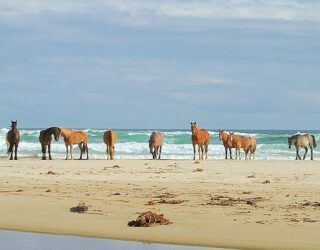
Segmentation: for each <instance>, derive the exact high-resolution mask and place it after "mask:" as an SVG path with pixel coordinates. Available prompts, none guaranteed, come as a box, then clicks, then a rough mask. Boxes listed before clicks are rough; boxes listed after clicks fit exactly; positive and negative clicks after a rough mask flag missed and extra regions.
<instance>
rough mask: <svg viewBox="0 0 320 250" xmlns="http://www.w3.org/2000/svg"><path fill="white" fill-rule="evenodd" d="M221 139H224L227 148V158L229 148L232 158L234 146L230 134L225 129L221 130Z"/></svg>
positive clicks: (226, 157)
mask: <svg viewBox="0 0 320 250" xmlns="http://www.w3.org/2000/svg"><path fill="white" fill-rule="evenodd" d="M219 139H220V141H222V143H223V146H224V149H225V159H226V160H227V159H228V149H229V154H230V159H232V152H231V149H232V148H234V146H232V143H231V141H230V135H228V134H227V133H226V132H224V131H223V130H219Z"/></svg>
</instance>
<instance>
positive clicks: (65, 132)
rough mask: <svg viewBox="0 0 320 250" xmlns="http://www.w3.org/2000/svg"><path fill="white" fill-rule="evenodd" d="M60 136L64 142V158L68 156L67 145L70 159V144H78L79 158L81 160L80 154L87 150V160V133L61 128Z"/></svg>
mask: <svg viewBox="0 0 320 250" xmlns="http://www.w3.org/2000/svg"><path fill="white" fill-rule="evenodd" d="M61 136H62V137H63V140H64V143H65V145H66V150H67V155H66V160H68V158H69V150H68V149H69V146H70V154H71V160H72V145H74V144H78V146H79V149H80V160H82V154H83V153H85V152H87V160H89V155H88V134H87V133H86V132H83V131H75V130H71V129H67V128H61Z"/></svg>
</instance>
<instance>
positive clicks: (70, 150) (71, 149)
mask: <svg viewBox="0 0 320 250" xmlns="http://www.w3.org/2000/svg"><path fill="white" fill-rule="evenodd" d="M72 147H73V146H72V144H70V156H71V160H73V156H72Z"/></svg>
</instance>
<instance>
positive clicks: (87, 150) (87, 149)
mask: <svg viewBox="0 0 320 250" xmlns="http://www.w3.org/2000/svg"><path fill="white" fill-rule="evenodd" d="M86 152H87V160H89V148H88V144H86ZM112 158H113V156H112Z"/></svg>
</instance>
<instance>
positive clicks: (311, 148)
mask: <svg viewBox="0 0 320 250" xmlns="http://www.w3.org/2000/svg"><path fill="white" fill-rule="evenodd" d="M310 150H311V161H313V147H312V146H311V145H310Z"/></svg>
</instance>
